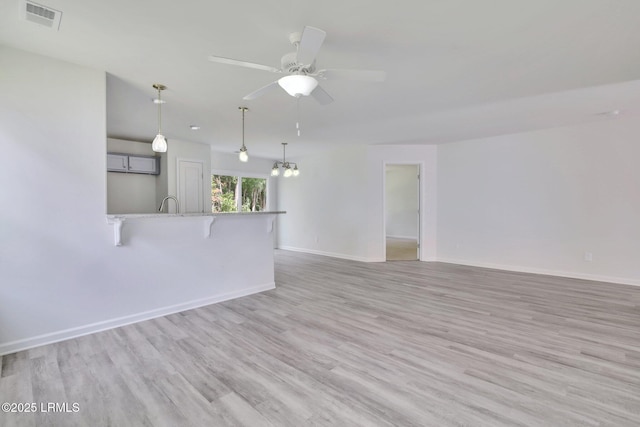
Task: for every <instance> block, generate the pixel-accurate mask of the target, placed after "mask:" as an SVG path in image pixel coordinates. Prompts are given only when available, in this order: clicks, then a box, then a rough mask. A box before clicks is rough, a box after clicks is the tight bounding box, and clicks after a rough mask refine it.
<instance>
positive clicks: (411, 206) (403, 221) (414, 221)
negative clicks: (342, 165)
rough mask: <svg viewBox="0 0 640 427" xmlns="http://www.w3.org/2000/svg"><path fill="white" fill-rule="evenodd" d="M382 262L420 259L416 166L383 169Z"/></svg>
mask: <svg viewBox="0 0 640 427" xmlns="http://www.w3.org/2000/svg"><path fill="white" fill-rule="evenodd" d="M384 188H385V206H384V217H385V254H386V255H385V259H386V260H387V261H417V260H419V259H420V165H417V164H387V165H385V186H384Z"/></svg>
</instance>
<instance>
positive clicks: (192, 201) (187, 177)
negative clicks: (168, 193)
mask: <svg viewBox="0 0 640 427" xmlns="http://www.w3.org/2000/svg"><path fill="white" fill-rule="evenodd" d="M202 169H203V163H202V162H198V161H194V160H181V159H178V183H177V184H178V200H180V213H202V212H204V201H203V193H202V179H203V175H202Z"/></svg>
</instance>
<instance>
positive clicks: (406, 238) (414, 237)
mask: <svg viewBox="0 0 640 427" xmlns="http://www.w3.org/2000/svg"><path fill="white" fill-rule="evenodd" d="M387 239H398V240H414V241H415V240H418V238H417V237H416V236H387Z"/></svg>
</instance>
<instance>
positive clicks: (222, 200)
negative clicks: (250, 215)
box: [211, 175, 267, 212]
mask: <svg viewBox="0 0 640 427" xmlns="http://www.w3.org/2000/svg"><path fill="white" fill-rule="evenodd" d="M266 207H267V180H266V179H265V178H247V177H237V176H228V175H212V176H211V211H212V212H237V211H238V208H241V210H242V212H259V211H264V210H265V209H266Z"/></svg>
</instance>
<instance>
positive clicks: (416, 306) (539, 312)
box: [0, 251, 640, 427]
mask: <svg viewBox="0 0 640 427" xmlns="http://www.w3.org/2000/svg"><path fill="white" fill-rule="evenodd" d="M276 262H277V267H276V282H277V286H278V287H277V289H275V290H273V291H269V292H265V293H262V294H258V295H253V296H249V297H245V298H240V299H237V300H233V301H229V302H225V303H221V304H216V305H212V306H208V307H204V308H200V309H196V310H191V311H187V312H184V313H181V314H175V315H171V316H167V317H163V318H159V319H155V320H151V321H147V322H142V323H139V324H135V325H130V326H126V327H122V328H118V329H114V330H110V331H106V332H101V333H97V334H94V335H90V336H86V337H82V338H78V339H74V340H69V341H66V342H63V343H58V344H53V345H48V346H44V347H40V348H37V349H33V350H29V351H24V352H20V353H16V354H13V355H9V356H4V357H3V358H2V361H1V362H2V363H1V366H2V371H1V374H0V402H69V403H73V402H77V403H78V404H79V408H80V411H79V412H78V413H69V414H59V413H57V414H56V413H36V414H12V413H9V414H6V413H4V414H3V413H0V425H2V426H3V427H6V426H12V425H19V426H36V425H37V426H54V425H61V426H62V425H63V426H73V425H76V426H107V425H113V426H146V425H148V426H189V425H193V426H226V425H246V426H269V425H275V426H307V425H338V426H351V425H363V426H391V425H395V426H438V427H440V426H492V427H495V426H545V427H549V426H636V427H637V426H638V425H640V288H637V287H632V286H623V285H613V284H606V283H596V282H587V281H582V280H572V279H563V278H556V277H550V276H538V275H529V274H517V273H509V272H500V271H495V270H486V269H480V268H471V267H462V266H455V265H449V264H438V263H423V262H415V261H414V262H403V261H399V262H394V263H358V262H353V261H346V260H339V259H333V258H328V257H321V256H314V255H307V254H301V253H293V252H280V251H279V252H277V254H276Z"/></svg>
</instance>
